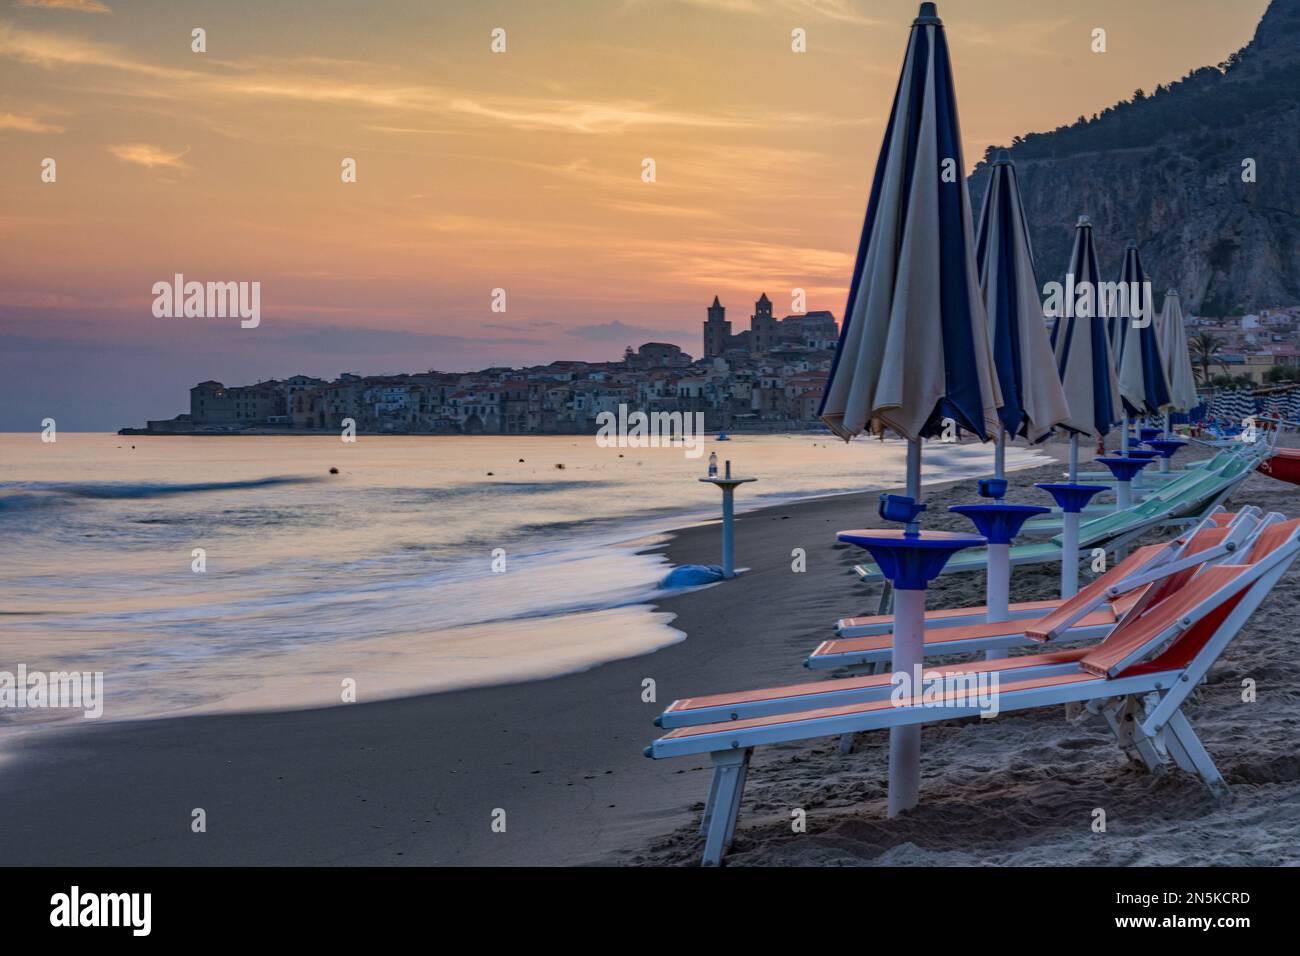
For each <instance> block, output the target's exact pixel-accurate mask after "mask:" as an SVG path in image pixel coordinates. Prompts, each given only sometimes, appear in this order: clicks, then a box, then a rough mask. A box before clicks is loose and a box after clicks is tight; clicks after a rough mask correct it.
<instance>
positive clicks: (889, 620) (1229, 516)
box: [835, 506, 1259, 638]
mask: <svg viewBox="0 0 1300 956" xmlns="http://www.w3.org/2000/svg"><path fill="white" fill-rule="evenodd" d="M1258 514H1259V509H1258V508H1255V507H1254V506H1247V507H1245V508H1243V509H1242V510H1241V511H1238V512H1226V511H1222V510H1218V511H1215V512H1212V513H1211V514H1210V515H1208V516H1207V518H1206V520H1207V521H1210V522H1212V523H1213V524H1215V525H1217V526H1219V527H1225V526H1227V525H1229V524H1231V523H1232V522H1234V521H1236V520H1238V519H1239V518H1245V517H1257V516H1258ZM1182 540H1184V541H1186V540H1188V538H1187V537H1186V536H1184V537H1183V539H1182ZM1130 566H1131V565H1130ZM1125 573H1127V572H1126V571H1125V570H1124V562H1121V563H1120V564H1117V565H1115V566H1114V567H1112V568H1110V569H1109V570H1108V571H1106V573H1105V574H1104V575H1103V576H1102V577H1101V578H1098V579H1097V581H1094V582H1093V585H1095V584H1096V583H1097V582H1098V581H1102V580H1105V581H1107V582H1109V583H1114V582H1116V581H1119V580H1121V579H1122V577H1123V576H1124V574H1125ZM1109 583H1108V585H1107V586H1109ZM1089 587H1092V585H1089ZM1067 600H1074V599H1067V598H1053V599H1051V600H1047V601H1026V602H1023V603H1019V604H1012V605H1011V606H1010V615H1009V617H1008V620H1010V621H1029V620H1033V619H1034V618H1037V617H1041V616H1042V615H1044V614H1047V613H1049V612H1051V611H1054V610H1056V609H1057V608H1059V607H1060V606H1061V605H1062V604H1064V603H1065V602H1066V601H1067ZM987 620H988V607H987V606H985V605H977V606H974V607H964V608H950V609H946V610H935V611H927V612H926V614H925V627H926V630H927V631H928V630H930V629H937V628H945V627H964V626H967V625H972V624H984V623H986V622H987ZM893 629H894V616H893V615H892V614H874V615H866V616H859V617H846V618H841V619H840V620H839V621H837V622H836V624H835V631H836V634H837V636H839V637H841V638H849V637H870V636H871V635H875V634H888V633H890V632H891V631H892V630H893Z"/></svg>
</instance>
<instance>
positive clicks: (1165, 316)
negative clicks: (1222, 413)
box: [1158, 289, 1198, 412]
mask: <svg viewBox="0 0 1300 956" xmlns="http://www.w3.org/2000/svg"><path fill="white" fill-rule="evenodd" d="M1158 332H1159V339H1160V355H1161V357H1162V358H1163V359H1164V361H1165V377H1166V379H1168V381H1169V404H1170V406H1171V407H1172V409H1173V410H1174V411H1176V412H1189V411H1191V410H1192V409H1193V408H1195V407H1196V404H1197V401H1198V399H1197V397H1196V376H1195V375H1194V374H1193V373H1192V355H1191V352H1189V351H1188V349H1187V332H1186V330H1185V329H1184V328H1183V306H1182V299H1181V298H1180V297H1179V295H1178V292H1177V290H1175V289H1170V290H1169V291H1168V292H1166V293H1165V304H1164V308H1163V309H1161V310H1160V320H1159V323H1158Z"/></svg>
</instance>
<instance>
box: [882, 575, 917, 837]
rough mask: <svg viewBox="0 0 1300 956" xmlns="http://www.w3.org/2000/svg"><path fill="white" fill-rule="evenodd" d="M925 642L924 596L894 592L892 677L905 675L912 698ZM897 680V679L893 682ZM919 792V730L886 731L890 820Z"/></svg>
mask: <svg viewBox="0 0 1300 956" xmlns="http://www.w3.org/2000/svg"><path fill="white" fill-rule="evenodd" d="M924 640H925V592H924V591H910V590H898V591H895V592H894V651H893V653H894V660H893V665H894V673H895V675H898V674H906V675H907V678H906V680H907V684H906V685H905V686H911V687H912V693H913V694H919V693H920V689H919V684H918V683H917V682H915V678H916V677H918V676H919V675H920V673H921V668H922V664H923V660H922V658H923V655H924V651H923V647H924V643H923V642H924ZM895 679H897V677H896V678H895ZM920 792H921V728H920V726H918V725H913V726H911V727H893V728H891V729H890V731H889V816H890V817H891V818H892V817H896V816H898V815H899V814H900V813H903V812H904V811H906V810H910V809H912V808H913V807H914V806H916V804H917V802H918V801H919V800H920Z"/></svg>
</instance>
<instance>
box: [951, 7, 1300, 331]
mask: <svg viewBox="0 0 1300 956" xmlns="http://www.w3.org/2000/svg"><path fill="white" fill-rule="evenodd" d="M997 148H1000V147H993V149H997ZM1006 148H1008V149H1010V151H1011V156H1012V159H1014V160H1015V162H1016V167H1017V169H1018V171H1019V173H1020V184H1021V189H1022V192H1023V195H1024V202H1025V210H1026V214H1027V216H1028V218H1029V225H1030V232H1031V235H1032V237H1033V242H1034V253H1035V260H1036V262H1037V268H1038V278H1039V282H1040V283H1043V282H1048V281H1051V280H1053V279H1060V278H1061V274H1062V273H1063V272H1064V269H1065V265H1066V262H1067V261H1068V259H1069V254H1070V247H1071V243H1072V242H1073V239H1074V225H1075V222H1076V220H1077V218H1078V216H1079V214H1080V213H1087V214H1088V215H1089V216H1091V217H1092V221H1093V223H1094V226H1095V229H1094V233H1095V235H1096V238H1097V248H1098V255H1099V256H1100V257H1101V261H1102V265H1103V268H1104V269H1105V270H1106V271H1107V273H1109V272H1113V273H1114V275H1115V277H1116V278H1117V277H1118V275H1119V270H1120V264H1121V261H1122V258H1123V250H1124V245H1125V243H1126V242H1127V241H1128V240H1129V239H1137V240H1138V242H1139V243H1140V244H1141V247H1142V257H1143V262H1144V264H1145V265H1146V267H1147V269H1148V270H1149V271H1150V273H1151V278H1152V281H1153V282H1154V284H1155V287H1156V289H1157V293H1158V294H1159V293H1163V291H1164V290H1165V289H1167V288H1171V287H1172V288H1176V289H1178V290H1179V292H1180V293H1182V297H1183V302H1184V304H1185V305H1187V306H1189V307H1190V308H1191V310H1192V311H1193V312H1195V313H1197V314H1200V315H1234V314H1241V313H1242V312H1245V311H1249V310H1252V309H1259V308H1268V307H1270V306H1280V305H1294V304H1297V303H1300V0H1273V3H1272V4H1271V6H1270V7H1269V8H1268V10H1267V12H1266V13H1265V15H1264V17H1263V19H1262V20H1261V21H1260V24H1259V28H1258V30H1257V31H1256V33H1255V37H1254V39H1253V40H1252V41H1251V42H1250V43H1249V44H1248V45H1247V46H1246V47H1244V48H1243V49H1242V50H1240V51H1238V52H1237V53H1234V54H1232V56H1230V57H1229V58H1228V59H1227V60H1225V61H1224V62H1223V63H1221V64H1219V65H1218V66H1207V67H1201V68H1200V69H1196V70H1193V71H1191V72H1190V73H1188V74H1187V76H1185V77H1183V78H1182V79H1181V80H1178V81H1176V82H1173V83H1171V84H1169V85H1165V84H1161V85H1160V86H1159V87H1157V88H1156V90H1154V91H1152V92H1149V93H1148V92H1144V91H1138V92H1137V93H1135V94H1134V97H1133V99H1132V100H1129V101H1125V102H1123V103H1118V104H1116V105H1114V106H1112V107H1109V108H1107V109H1106V110H1104V111H1103V112H1101V113H1099V114H1095V115H1094V116H1092V117H1080V118H1079V120H1078V121H1077V122H1076V123H1074V124H1073V125H1071V126H1064V127H1061V128H1059V129H1057V130H1054V131H1052V132H1048V133H1031V134H1028V135H1026V136H1024V137H1016V139H1015V140H1014V141H1013V142H1012V143H1011V144H1009V146H1007V147H1006ZM1247 161H1253V162H1252V163H1247ZM1243 164H1247V165H1245V166H1244V165H1243ZM1251 168H1253V178H1254V181H1253V182H1249V181H1245V180H1244V178H1243V173H1248V172H1250V169H1251ZM987 178H988V167H987V165H986V164H985V163H981V164H980V165H979V166H978V167H977V168H976V170H975V172H974V173H973V174H972V177H971V198H972V201H973V202H974V204H975V209H976V210H977V211H978V209H979V203H980V201H981V200H982V198H983V191H984V186H985V183H986V182H987ZM1245 178H1247V179H1248V178H1250V177H1249V176H1247V177H1245Z"/></svg>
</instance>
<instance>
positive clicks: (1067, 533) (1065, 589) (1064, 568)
mask: <svg viewBox="0 0 1300 956" xmlns="http://www.w3.org/2000/svg"><path fill="white" fill-rule="evenodd" d="M1080 517H1081V516H1080V514H1079V513H1078V512H1077V511H1075V512H1067V513H1066V515H1065V520H1064V521H1062V523H1061V597H1062V599H1065V598H1072V597H1074V596H1075V595H1076V594H1078V593H1079V518H1080Z"/></svg>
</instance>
